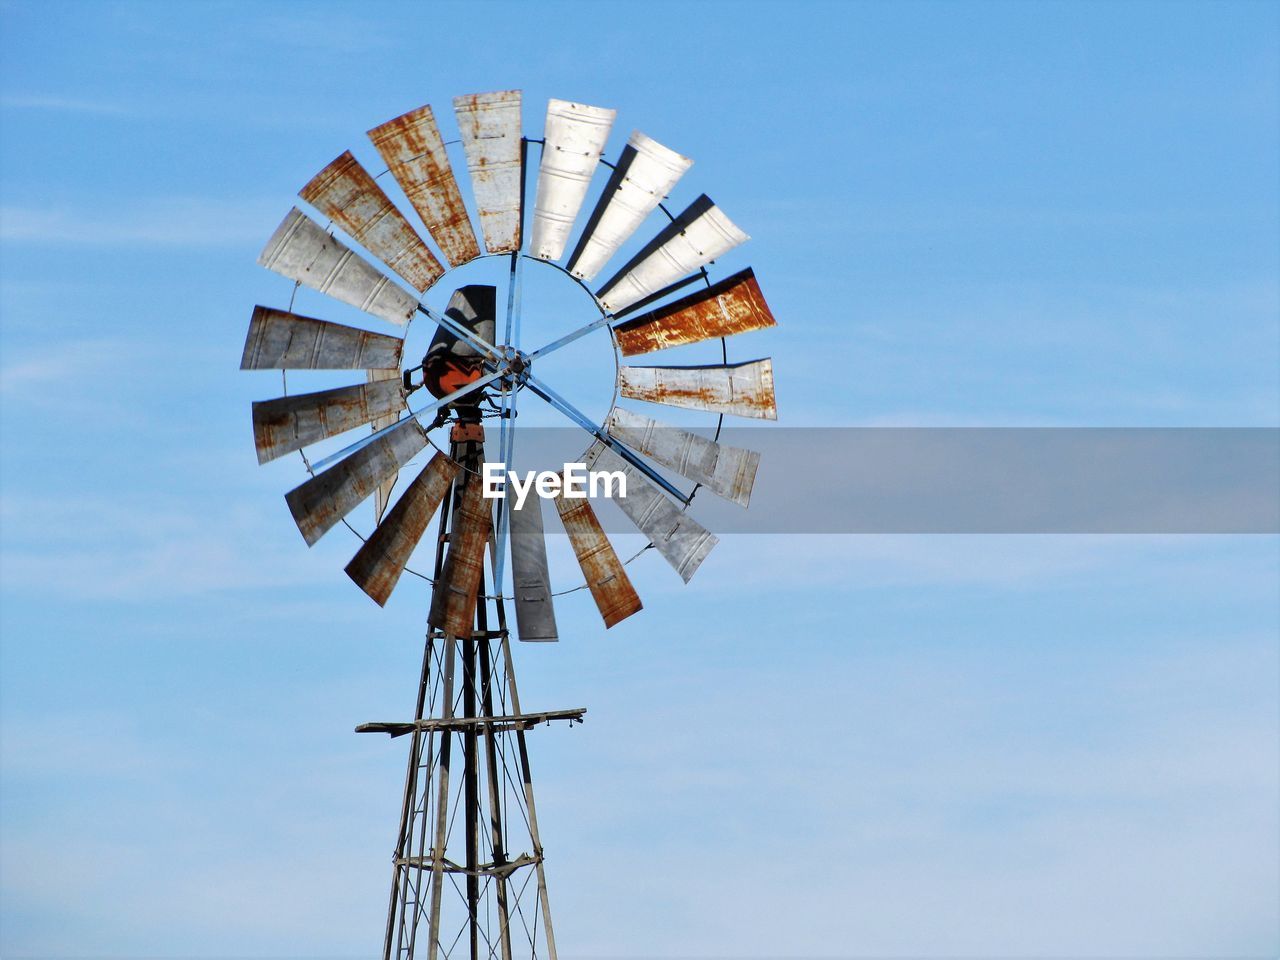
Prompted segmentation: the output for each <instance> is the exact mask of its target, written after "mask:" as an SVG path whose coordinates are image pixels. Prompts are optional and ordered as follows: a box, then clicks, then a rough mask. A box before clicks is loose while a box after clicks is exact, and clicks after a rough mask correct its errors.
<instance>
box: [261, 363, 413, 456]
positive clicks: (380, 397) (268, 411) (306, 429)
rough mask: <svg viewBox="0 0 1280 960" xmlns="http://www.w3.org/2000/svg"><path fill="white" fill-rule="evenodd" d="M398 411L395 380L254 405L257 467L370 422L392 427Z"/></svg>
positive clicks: (399, 396) (400, 389) (400, 395)
mask: <svg viewBox="0 0 1280 960" xmlns="http://www.w3.org/2000/svg"><path fill="white" fill-rule="evenodd" d="M403 407H404V388H403V387H402V386H401V384H400V381H399V379H398V378H397V379H395V380H380V381H378V382H376V383H369V384H360V385H359V386H354V387H336V388H334V389H332V390H321V391H319V392H317V393H300V394H294V395H293V396H288V397H278V398H277V399H275V400H263V401H259V402H257V403H255V404H254V405H253V440H254V445H255V446H256V447H257V450H258V462H259V463H266V462H267V461H269V460H274V459H275V458H276V457H280V456H283V455H284V454H286V453H289V452H291V451H293V450H300V449H301V448H303V447H305V446H307V445H308V444H311V443H315V442H316V441H317V440H323V439H324V438H325V437H333V436H337V435H338V434H340V433H345V432H346V431H348V430H354V429H355V428H356V427H359V426H361V425H363V424H366V423H369V422H370V421H372V420H374V419H375V418H387V417H389V418H390V419H391V420H393V421H394V420H395V417H396V412H397V411H398V410H400V409H402V408H403Z"/></svg>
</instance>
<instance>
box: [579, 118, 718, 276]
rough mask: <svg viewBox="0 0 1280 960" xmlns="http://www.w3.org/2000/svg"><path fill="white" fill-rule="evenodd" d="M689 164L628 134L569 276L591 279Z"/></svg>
mask: <svg viewBox="0 0 1280 960" xmlns="http://www.w3.org/2000/svg"><path fill="white" fill-rule="evenodd" d="M692 164H693V161H692V160H690V159H689V158H688V157H683V156H681V155H680V154H678V153H676V152H675V151H674V150H671V149H669V148H668V147H664V146H663V145H662V144H660V143H659V142H658V141H657V140H653V139H651V138H650V137H646V136H645V135H644V134H643V133H641V132H640V131H639V130H637V131H635V132H634V133H633V134H631V138H630V139H629V140H628V141H627V146H626V149H624V150H623V151H622V157H621V158H620V159H619V160H618V166H617V168H616V169H615V170H614V171H613V174H612V176H610V177H609V183H608V184H607V185H606V186H605V190H604V193H603V194H602V195H601V197H600V202H599V203H598V204H597V205H596V209H595V211H594V212H593V213H592V215H591V219H590V220H588V221H587V226H586V228H585V229H584V230H583V231H582V238H581V239H580V240H579V241H578V247H577V249H576V250H574V252H573V256H572V257H571V258H570V259H569V266H568V270H569V272H570V273H572V274H573V275H574V276H575V277H577V278H579V279H580V280H592V279H594V278H595V275H596V274H597V273H599V272H600V271H601V270H602V269H604V265H605V264H606V263H608V262H609V259H610V258H611V257H612V256H613V255H614V254H615V253H617V252H618V248H619V247H621V246H622V245H623V244H624V243H625V242H626V241H627V238H628V237H630V236H631V235H632V234H633V233H635V232H636V230H637V229H638V228H639V226H640V224H641V223H643V222H644V218H645V217H647V216H648V215H649V214H651V213H652V212H653V211H654V210H655V209H657V207H658V204H660V203H661V202H662V200H663V198H664V197H666V196H667V194H669V193H670V192H671V188H672V187H674V186H675V185H676V181H678V180H679V179H680V178H681V177H682V176H684V172H685V171H686V170H688V169H689V167H690V166H692Z"/></svg>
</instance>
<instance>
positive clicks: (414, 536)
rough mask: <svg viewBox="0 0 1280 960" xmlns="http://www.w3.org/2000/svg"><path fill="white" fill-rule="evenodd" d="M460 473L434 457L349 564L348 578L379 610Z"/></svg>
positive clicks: (441, 457)
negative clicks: (370, 598) (372, 600)
mask: <svg viewBox="0 0 1280 960" xmlns="http://www.w3.org/2000/svg"><path fill="white" fill-rule="evenodd" d="M461 470H462V468H461V467H460V466H459V465H458V464H456V463H454V462H453V461H452V460H450V459H449V458H448V457H447V456H445V455H444V454H443V453H437V454H436V455H435V456H434V457H432V458H431V462H430V463H429V464H427V466H426V469H424V470H423V471H422V472H421V473H420V474H418V476H417V477H416V478H415V479H414V481H413V483H411V484H409V489H408V490H406V491H405V492H404V496H402V497H401V498H400V499H399V500H398V501H397V502H396V505H395V506H394V507H392V508H391V512H390V513H389V514H387V516H386V519H384V520H383V521H382V522H381V523H380V524H378V528H377V529H376V530H374V531H373V534H372V535H371V536H370V537H369V539H368V540H366V541H365V542H364V546H362V547H361V548H360V549H359V551H358V552H357V553H356V555H355V556H354V557H352V558H351V562H350V563H348V564H347V576H349V577H350V578H351V579H352V580H354V581H355V582H356V585H357V586H358V587H360V589H361V590H363V591H364V592H365V593H367V594H368V595H369V596H370V597H372V598H373V599H374V601H376V602H377V604H378V606H385V605H386V602H387V599H388V598H389V597H390V596H391V591H392V590H394V589H395V586H396V583H397V582H399V580H400V574H401V573H403V572H404V568H405V565H406V564H407V563H408V562H409V557H410V556H411V555H412V554H413V550H414V547H416V546H417V545H418V541H419V540H421V539H422V535H423V533H425V532H426V529H427V525H428V524H429V523H430V522H431V518H432V517H433V516H435V513H436V510H437V509H438V508H439V507H440V501H441V500H443V499H444V495H445V493H447V492H448V490H449V485H450V484H451V483H452V482H453V480H454V478H455V477H457V475H458V473H459V472H460V471H461Z"/></svg>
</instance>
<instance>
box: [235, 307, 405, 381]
mask: <svg viewBox="0 0 1280 960" xmlns="http://www.w3.org/2000/svg"><path fill="white" fill-rule="evenodd" d="M403 343H404V342H403V341H402V340H401V339H400V338H399V337H389V336H387V335H386V334H385V333H373V332H372V331H369V330H360V329H358V328H356V327H347V326H343V325H342V324H340V323H330V322H328V321H327V320H317V319H315V318H314V317H304V316H301V315H300V314H296V313H289V312H287V311H285V310H275V309H273V308H271V307H263V306H257V307H254V308H253V319H251V320H250V321H249V334H248V336H247V337H246V338H245V342H244V355H243V356H242V357H241V358H240V369H241V370H279V369H285V370H359V369H369V370H380V369H388V370H392V371H394V372H395V375H396V376H399V368H400V350H401V347H402V346H403Z"/></svg>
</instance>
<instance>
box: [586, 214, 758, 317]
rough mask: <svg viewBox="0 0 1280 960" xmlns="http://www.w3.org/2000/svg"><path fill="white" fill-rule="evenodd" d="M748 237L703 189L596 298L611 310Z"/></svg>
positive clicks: (629, 302) (633, 300)
mask: <svg viewBox="0 0 1280 960" xmlns="http://www.w3.org/2000/svg"><path fill="white" fill-rule="evenodd" d="M749 239H751V238H750V237H749V236H747V234H746V233H744V232H743V231H742V230H740V229H739V228H738V227H737V226H735V225H734V223H733V221H732V220H730V219H729V218H728V217H726V216H725V215H724V213H723V211H721V210H720V208H719V207H717V206H716V205H715V204H714V203H712V202H711V200H710V199H709V198H708V197H707V196H706V195H705V194H703V195H702V196H701V197H699V198H698V199H697V200H695V201H693V203H691V204H690V205H689V206H688V207H687V208H686V209H685V211H684V212H683V213H681V214H680V215H679V216H678V217H676V218H675V220H673V221H672V222H671V223H669V224H667V226H666V227H664V228H663V229H662V232H661V233H659V234H658V235H657V236H656V237H654V238H653V240H651V241H650V242H649V243H648V245H646V246H645V248H644V249H643V250H641V251H640V252H639V253H638V254H636V255H635V256H634V257H633V258H632V259H631V261H630V262H629V263H628V264H627V265H626V266H625V267H623V268H622V269H621V270H620V271H618V273H617V274H615V275H614V277H613V279H611V280H610V281H609V282H608V283H606V284H605V285H604V286H603V287H601V288H600V290H599V292H598V293H597V294H596V297H597V299H599V301H600V302H601V303H602V304H603V305H604V307H605V309H606V310H608V311H609V312H610V313H617V312H618V311H619V310H622V309H623V308H624V307H629V306H631V304H633V303H636V302H637V301H639V300H643V299H644V298H645V297H647V296H649V295H650V294H653V293H657V292H658V291H659V290H662V289H663V288H664V287H667V286H669V285H670V284H672V283H675V282H676V281H677V280H680V279H681V278H683V277H685V276H687V275H688V274H690V273H693V272H694V271H695V270H698V269H700V268H701V267H704V266H706V265H707V264H708V263H710V262H711V261H712V260H714V259H715V258H716V257H719V256H721V255H722V254H724V253H727V252H728V251H730V250H732V249H733V248H734V247H736V246H738V245H739V244H741V243H745V242H746V241H747V240H749Z"/></svg>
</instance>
